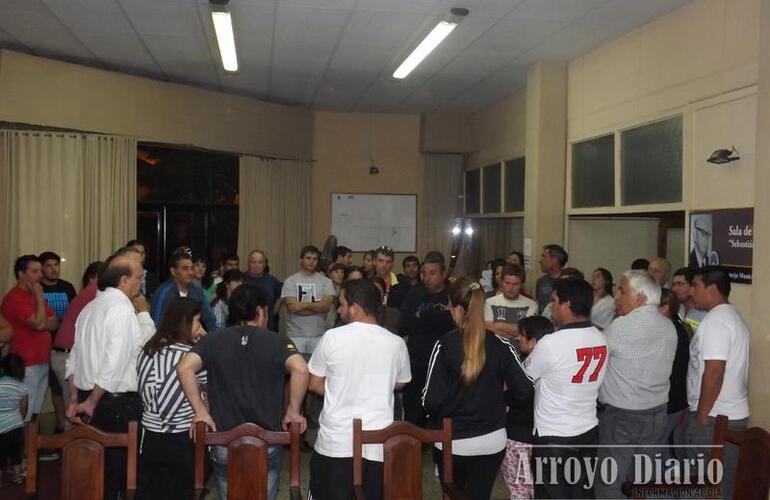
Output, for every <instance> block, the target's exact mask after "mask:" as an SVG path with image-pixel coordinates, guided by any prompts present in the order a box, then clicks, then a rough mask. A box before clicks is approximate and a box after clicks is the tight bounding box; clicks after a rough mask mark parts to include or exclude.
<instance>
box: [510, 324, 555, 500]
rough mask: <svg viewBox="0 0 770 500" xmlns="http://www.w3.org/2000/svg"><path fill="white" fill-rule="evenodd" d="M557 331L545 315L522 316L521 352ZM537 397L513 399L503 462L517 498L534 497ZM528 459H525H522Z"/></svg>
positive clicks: (526, 351) (528, 351)
mask: <svg viewBox="0 0 770 500" xmlns="http://www.w3.org/2000/svg"><path fill="white" fill-rule="evenodd" d="M549 333H553V324H552V323H551V322H550V321H549V320H548V319H546V318H544V317H542V316H531V317H528V318H522V319H521V320H519V335H518V337H517V338H516V341H517V342H518V345H519V352H520V353H521V354H522V355H523V356H526V355H528V354H529V353H530V352H532V349H534V348H535V344H537V342H538V341H539V340H540V339H542V338H543V336H544V335H547V334H549ZM534 404H535V401H534V397H533V398H532V400H530V401H529V402H528V403H527V404H525V405H522V404H521V402H519V403H518V404H512V403H509V406H508V424H507V429H506V430H507V434H508V442H507V444H506V447H505V457H503V463H502V464H500V472H501V474H502V475H503V480H504V481H505V485H506V486H507V487H508V491H509V492H510V494H511V499H514V498H525V499H528V498H532V496H533V494H534V485H533V484H532V482H531V479H532V474H531V472H530V471H531V468H530V464H531V460H532V427H533V425H534ZM521 462H525V463H521Z"/></svg>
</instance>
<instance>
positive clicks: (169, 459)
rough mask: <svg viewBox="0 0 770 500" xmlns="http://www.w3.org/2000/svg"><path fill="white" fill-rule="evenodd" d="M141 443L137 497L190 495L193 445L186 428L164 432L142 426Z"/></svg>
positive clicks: (152, 498)
mask: <svg viewBox="0 0 770 500" xmlns="http://www.w3.org/2000/svg"><path fill="white" fill-rule="evenodd" d="M140 443H141V445H140V449H139V484H138V486H137V491H136V498H137V499H140V500H166V499H172V498H192V495H193V489H194V487H193V486H194V485H193V482H194V481H195V469H194V468H195V448H194V447H193V442H192V440H191V439H190V435H189V434H188V433H187V431H185V432H175V433H165V432H152V431H148V430H147V429H142V437H141V439H140Z"/></svg>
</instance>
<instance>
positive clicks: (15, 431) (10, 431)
mask: <svg viewBox="0 0 770 500" xmlns="http://www.w3.org/2000/svg"><path fill="white" fill-rule="evenodd" d="M22 380H24V360H23V359H22V358H21V357H20V356H18V355H16V354H8V355H7V356H6V357H4V358H3V360H2V361H0V479H2V471H3V470H4V469H5V467H6V466H7V465H8V464H9V463H10V465H11V467H12V469H13V482H14V483H21V482H22V481H23V479H22V477H21V457H22V451H23V448H24V417H25V416H26V415H27V405H28V403H29V400H28V396H27V394H28V391H27V387H26V386H25V385H24V384H23V383H22Z"/></svg>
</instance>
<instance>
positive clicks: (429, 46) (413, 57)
mask: <svg viewBox="0 0 770 500" xmlns="http://www.w3.org/2000/svg"><path fill="white" fill-rule="evenodd" d="M449 12H450V16H449V17H448V18H446V19H443V20H441V21H439V23H438V24H437V25H436V26H434V27H433V29H432V30H431V32H430V33H428V36H426V37H425V38H423V40H422V42H420V44H419V45H418V46H417V47H416V48H415V49H414V50H413V51H412V53H411V54H409V56H408V57H407V58H406V59H404V62H402V63H401V65H400V66H399V67H398V68H397V69H396V71H394V72H393V78H396V79H398V80H403V79H404V78H406V77H407V76H409V73H411V72H412V70H414V68H416V67H417V66H418V65H419V64H420V63H421V62H422V61H423V59H425V58H426V57H428V54H430V53H431V52H433V49H435V48H436V47H438V45H439V44H440V43H441V42H443V41H444V39H445V38H446V37H447V36H449V34H450V33H451V32H452V31H453V30H454V29H455V28H456V27H457V25H458V24H459V23H460V21H462V20H463V18H465V16H467V15H468V9H463V8H453V9H452V10H450V11H449Z"/></svg>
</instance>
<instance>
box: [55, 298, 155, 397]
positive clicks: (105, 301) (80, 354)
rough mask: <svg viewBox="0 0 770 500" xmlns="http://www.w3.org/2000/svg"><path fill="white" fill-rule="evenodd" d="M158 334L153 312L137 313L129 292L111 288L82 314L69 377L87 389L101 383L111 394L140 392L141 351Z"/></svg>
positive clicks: (76, 325)
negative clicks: (138, 361)
mask: <svg viewBox="0 0 770 500" xmlns="http://www.w3.org/2000/svg"><path fill="white" fill-rule="evenodd" d="M154 334H155V324H154V323H153V321H152V318H151V317H150V314H149V313H147V312H141V313H139V314H137V313H136V311H135V310H134V305H133V304H132V303H131V300H130V299H129V298H128V296H126V294H124V293H123V292H121V291H120V290H118V289H117V288H107V289H106V290H104V291H103V292H99V293H98V294H97V295H96V298H95V299H94V300H92V301H91V302H90V303H89V304H88V305H87V306H86V307H84V308H83V311H82V312H81V313H80V316H78V320H77V323H75V343H74V345H73V346H72V352H71V353H70V356H69V358H68V359H67V369H66V376H67V377H69V376H70V375H74V380H73V381H74V383H75V386H76V387H77V388H78V389H81V390H84V391H90V390H93V388H94V386H95V385H98V386H99V387H101V388H102V389H104V390H105V391H107V392H111V393H121V392H136V390H137V372H136V361H137V358H138V356H139V351H140V350H141V348H142V346H144V344H145V342H147V340H149V339H150V337H152V336H153V335H154Z"/></svg>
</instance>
